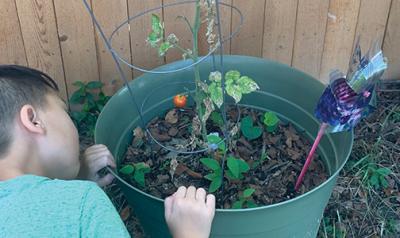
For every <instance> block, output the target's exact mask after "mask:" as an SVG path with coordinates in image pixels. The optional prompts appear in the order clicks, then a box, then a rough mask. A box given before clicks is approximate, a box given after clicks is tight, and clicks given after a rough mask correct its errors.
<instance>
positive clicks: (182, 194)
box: [175, 186, 186, 198]
mask: <svg viewBox="0 0 400 238" xmlns="http://www.w3.org/2000/svg"><path fill="white" fill-rule="evenodd" d="M185 195H186V187H184V186H180V187H179V188H178V191H176V192H175V197H176V198H184V197H185Z"/></svg>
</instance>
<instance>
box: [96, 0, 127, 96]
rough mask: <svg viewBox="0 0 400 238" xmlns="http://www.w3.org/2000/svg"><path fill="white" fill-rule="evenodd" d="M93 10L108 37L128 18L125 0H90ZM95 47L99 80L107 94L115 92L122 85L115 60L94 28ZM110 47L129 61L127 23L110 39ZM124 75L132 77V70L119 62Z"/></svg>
mask: <svg viewBox="0 0 400 238" xmlns="http://www.w3.org/2000/svg"><path fill="white" fill-rule="evenodd" d="M92 7H93V12H94V15H95V16H96V18H97V20H98V21H99V24H100V25H101V27H102V30H103V32H104V33H105V35H106V37H107V38H109V37H110V36H111V33H112V32H113V31H114V30H115V29H116V28H117V26H118V25H120V24H121V23H122V22H123V21H125V20H127V19H128V11H127V7H128V6H127V2H126V0H117V1H112V2H111V1H107V0H95V1H93V2H92ZM95 31H96V46H97V47H96V49H97V60H98V62H97V63H98V67H99V76H100V80H101V81H102V82H103V83H104V85H105V88H104V89H105V91H106V92H107V93H108V94H111V93H113V92H115V91H116V90H117V89H118V88H120V86H121V85H123V81H122V78H121V76H120V74H119V71H118V70H117V67H116V64H115V61H114V60H113V57H112V55H111V53H110V52H109V51H108V50H107V47H106V44H105V42H104V40H103V38H102V37H101V35H100V33H99V32H98V30H97V28H96V30H95ZM112 47H113V49H114V51H115V52H117V53H118V55H119V56H120V57H121V58H123V59H124V60H126V61H127V62H128V63H131V47H130V42H129V27H128V25H126V26H124V27H123V28H121V29H120V30H119V31H118V32H117V33H116V34H115V35H114V36H113V39H112ZM121 66H122V69H123V72H124V75H125V77H126V78H127V79H128V80H130V79H132V70H131V69H130V68H129V67H128V66H127V65H126V64H121Z"/></svg>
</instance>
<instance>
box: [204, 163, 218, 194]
mask: <svg viewBox="0 0 400 238" xmlns="http://www.w3.org/2000/svg"><path fill="white" fill-rule="evenodd" d="M200 162H201V163H202V164H203V165H205V166H206V167H207V168H208V169H210V170H211V171H212V173H210V174H207V175H206V176H204V178H205V179H207V180H210V181H211V184H210V187H209V188H208V191H209V192H210V193H213V192H215V191H217V190H218V189H219V188H220V187H221V185H222V169H221V165H220V164H219V162H218V161H217V160H215V159H211V158H202V159H200Z"/></svg>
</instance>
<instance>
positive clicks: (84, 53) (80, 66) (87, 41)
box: [54, 0, 99, 94]
mask: <svg viewBox="0 0 400 238" xmlns="http://www.w3.org/2000/svg"><path fill="white" fill-rule="evenodd" d="M54 6H55V10H56V11H55V12H56V17H57V27H58V34H59V39H60V45H61V53H62V57H63V63H64V71H65V79H66V82H67V89H68V93H69V94H71V92H73V91H75V90H76V87H75V86H73V85H72V84H73V83H74V82H75V81H78V80H80V81H86V82H89V81H97V80H99V72H98V65H97V56H96V46H95V39H94V29H93V24H92V20H91V18H90V16H89V13H88V12H87V11H86V9H85V7H84V5H83V3H82V1H64V0H54Z"/></svg>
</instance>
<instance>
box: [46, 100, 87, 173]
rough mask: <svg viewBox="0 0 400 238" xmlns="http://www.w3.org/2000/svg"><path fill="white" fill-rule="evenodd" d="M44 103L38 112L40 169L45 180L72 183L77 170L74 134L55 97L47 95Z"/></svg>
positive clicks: (76, 133) (75, 138)
mask: <svg viewBox="0 0 400 238" xmlns="http://www.w3.org/2000/svg"><path fill="white" fill-rule="evenodd" d="M46 100H47V105H46V106H45V108H44V109H43V110H39V117H40V118H41V120H42V122H43V125H44V127H45V130H46V134H45V136H44V137H43V138H42V141H41V142H42V143H41V148H42V151H41V154H43V155H44V156H43V160H44V161H42V162H43V163H42V166H43V168H44V170H45V172H46V175H47V176H48V177H51V178H59V179H74V178H76V176H77V174H78V172H79V168H80V161H79V136H78V131H77V129H76V127H75V125H74V123H73V122H72V120H71V118H70V117H69V115H68V113H67V106H66V105H65V103H64V102H63V101H62V100H61V99H60V98H59V97H58V96H56V95H54V94H49V95H47V96H46Z"/></svg>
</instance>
